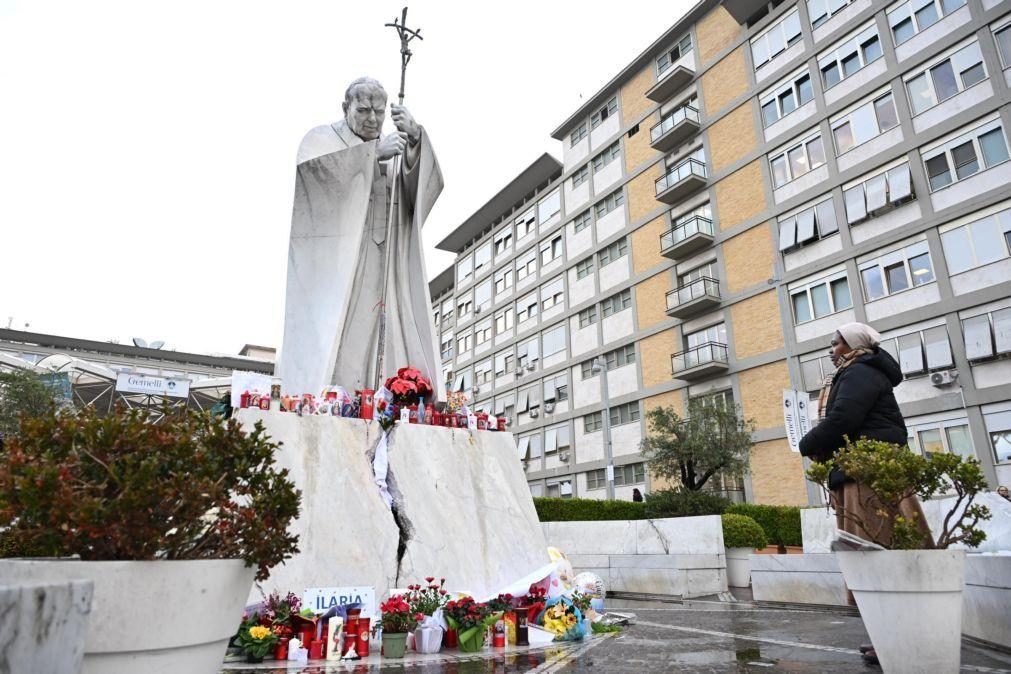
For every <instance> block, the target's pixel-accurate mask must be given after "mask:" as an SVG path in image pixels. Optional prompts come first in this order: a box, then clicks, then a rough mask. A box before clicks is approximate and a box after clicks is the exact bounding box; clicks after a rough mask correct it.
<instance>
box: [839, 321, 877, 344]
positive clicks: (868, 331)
mask: <svg viewBox="0 0 1011 674" xmlns="http://www.w3.org/2000/svg"><path fill="white" fill-rule="evenodd" d="M838 330H839V334H840V335H842V338H843V339H845V340H846V344H848V345H849V347H850V348H851V349H873V348H874V347H875V346H877V345H878V344H880V343H881V333H879V332H878V331H877V330H875V329H874V328H872V327H871V326H869V325H865V324H863V323H846V324H845V325H840V326H839V328H838Z"/></svg>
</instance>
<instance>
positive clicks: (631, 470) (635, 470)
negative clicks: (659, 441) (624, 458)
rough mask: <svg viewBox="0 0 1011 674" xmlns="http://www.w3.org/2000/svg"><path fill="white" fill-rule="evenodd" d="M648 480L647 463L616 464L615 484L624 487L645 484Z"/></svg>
mask: <svg viewBox="0 0 1011 674" xmlns="http://www.w3.org/2000/svg"><path fill="white" fill-rule="evenodd" d="M645 482H646V464H644V463H642V462H639V463H630V464H628V465H627V466H615V468H614V486H615V487H623V486H626V485H632V484H643V483H645Z"/></svg>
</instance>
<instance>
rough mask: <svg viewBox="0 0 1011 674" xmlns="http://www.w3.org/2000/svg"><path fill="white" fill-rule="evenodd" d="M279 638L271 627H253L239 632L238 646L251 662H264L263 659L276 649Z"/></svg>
mask: <svg viewBox="0 0 1011 674" xmlns="http://www.w3.org/2000/svg"><path fill="white" fill-rule="evenodd" d="M279 639H280V637H278V636H277V635H276V634H274V632H273V631H272V630H271V629H270V628H269V627H264V626H263V625H251V626H249V627H248V628H246V629H243V630H240V631H239V638H238V640H237V641H238V644H239V646H240V647H241V648H242V650H243V651H245V652H246V660H247V661H249V662H263V658H264V656H265V655H267V653H269V652H270V651H271V650H273V648H274V644H276V643H277V642H278V640H279Z"/></svg>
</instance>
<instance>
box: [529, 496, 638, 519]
mask: <svg viewBox="0 0 1011 674" xmlns="http://www.w3.org/2000/svg"><path fill="white" fill-rule="evenodd" d="M643 505H644V504H643V503H636V502H634V501H598V500H596V499H590V498H535V499H534V507H535V508H537V517H538V518H539V519H540V521H541V522H592V521H599V520H643V519H646V513H645V509H644V508H643Z"/></svg>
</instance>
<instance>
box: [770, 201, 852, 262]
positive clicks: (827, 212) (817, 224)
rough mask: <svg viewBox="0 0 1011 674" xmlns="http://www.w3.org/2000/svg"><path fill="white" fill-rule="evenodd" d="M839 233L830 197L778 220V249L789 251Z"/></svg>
mask: <svg viewBox="0 0 1011 674" xmlns="http://www.w3.org/2000/svg"><path fill="white" fill-rule="evenodd" d="M838 231H839V224H838V223H837V222H836V217H835V205H834V204H833V202H832V197H829V198H828V199H825V200H824V201H820V202H818V203H817V204H815V205H814V206H808V207H807V208H804V209H803V210H801V211H799V212H796V213H793V214H791V215H789V216H787V217H782V218H780V219H779V249H780V250H781V251H784V252H785V251H790V250H794V249H796V248H798V247H799V246H803V245H804V244H807V243H812V242H814V241H817V240H819V239H824V238H825V237H826V236H829V235H831V234H835V233H836V232H838Z"/></svg>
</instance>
